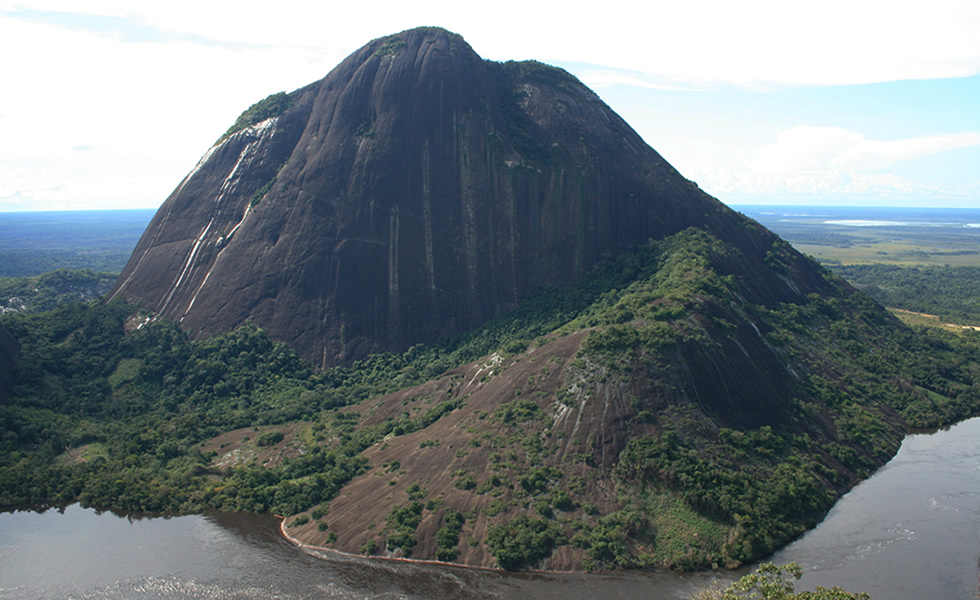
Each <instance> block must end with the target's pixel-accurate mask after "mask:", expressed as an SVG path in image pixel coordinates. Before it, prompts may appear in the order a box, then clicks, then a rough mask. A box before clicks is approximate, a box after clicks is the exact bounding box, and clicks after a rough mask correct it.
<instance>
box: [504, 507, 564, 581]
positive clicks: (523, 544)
mask: <svg viewBox="0 0 980 600" xmlns="http://www.w3.org/2000/svg"><path fill="white" fill-rule="evenodd" d="M563 541H564V536H563V534H562V531H561V528H560V527H559V526H558V525H557V524H556V523H554V522H552V521H548V520H546V519H532V518H531V517H528V516H526V515H520V516H518V517H517V518H515V519H513V520H512V521H510V522H508V523H506V524H503V525H494V526H492V527H490V529H489V531H488V532H487V545H488V546H489V547H490V553H491V554H493V557H494V558H495V559H496V561H497V566H499V567H500V568H501V569H507V570H508V571H512V570H514V569H520V568H524V567H533V566H534V565H535V564H537V563H538V562H539V561H541V560H542V559H544V558H547V557H548V556H549V555H551V552H552V550H553V549H554V548H555V546H557V545H559V544H560V543H562V542H563Z"/></svg>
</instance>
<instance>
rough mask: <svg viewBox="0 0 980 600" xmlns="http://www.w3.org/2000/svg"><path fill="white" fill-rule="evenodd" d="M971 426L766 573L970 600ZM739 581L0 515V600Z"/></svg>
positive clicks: (450, 593)
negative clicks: (487, 564)
mask: <svg viewBox="0 0 980 600" xmlns="http://www.w3.org/2000/svg"><path fill="white" fill-rule="evenodd" d="M978 449H980V419H972V420H969V421H965V422H963V423H960V424H959V425H956V426H954V427H952V428H950V429H948V430H943V431H940V432H937V433H934V434H928V435H925V434H922V435H912V436H909V437H908V438H906V440H905V442H904V443H903V445H902V448H901V450H900V451H899V453H898V455H897V456H896V457H895V459H893V460H892V461H891V462H890V463H888V465H886V466H885V467H884V468H883V469H881V470H880V471H879V472H878V473H876V474H875V475H874V476H873V477H872V478H870V479H868V480H867V481H866V482H864V483H862V484H861V485H859V486H858V487H856V488H855V489H854V490H852V491H851V493H849V494H847V495H846V496H845V497H844V498H842V499H841V501H840V502H838V503H837V505H836V506H835V507H834V509H833V510H832V511H831V512H830V514H829V515H828V516H827V518H826V519H825V520H824V522H823V523H821V524H820V525H819V526H818V527H817V528H816V529H814V530H813V531H811V532H810V533H808V534H807V535H806V536H804V537H803V538H801V539H800V540H798V541H797V542H795V543H793V544H791V545H789V546H788V547H786V548H785V549H784V550H782V551H780V552H779V553H778V554H777V555H776V556H775V557H773V560H774V561H775V562H778V563H783V562H790V561H796V562H798V563H800V565H801V566H803V568H804V576H803V579H802V581H801V582H800V585H799V586H798V589H804V588H806V589H812V588H813V587H814V586H816V585H823V586H832V585H840V586H842V587H844V588H846V589H849V590H852V591H866V592H869V593H870V594H871V595H872V597H873V598H875V599H876V600H913V599H914V600H920V599H923V598H930V599H933V598H942V599H944V600H954V599H976V598H977V597H978V596H977V577H978V558H980V453H978ZM738 574H740V573H728V572H722V573H718V574H712V573H700V574H694V575H690V574H687V575H683V574H675V573H642V572H625V573H608V574H528V573H501V572H496V571H480V570H473V569H463V568H451V567H445V566H436V565H421V564H412V563H404V562H394V561H382V560H367V559H360V558H345V557H340V556H337V555H334V554H327V553H323V554H321V553H317V552H308V551H304V550H302V549H300V548H298V547H296V546H294V545H292V544H291V543H289V542H288V541H286V540H285V539H284V538H282V537H281V536H280V535H279V523H278V520H277V519H275V518H272V517H267V516H261V515H258V516H257V515H230V514H211V515H195V516H184V517H171V518H167V517H147V516H136V515H128V516H119V515H115V514H113V513H108V512H106V513H98V512H96V511H93V510H90V509H84V508H81V507H79V506H78V505H73V506H69V507H67V508H65V509H62V510H53V509H52V510H48V511H45V512H43V513H37V512H30V511H20V512H8V513H2V514H0V599H21V598H74V599H79V600H82V599H94V598H99V599H122V598H148V599H151V598H177V599H183V598H186V599H195V600H201V599H209V600H211V599H213V600H238V599H253V598H281V599H313V598H327V599H344V600H368V599H372V600H373V599H379V600H380V599H385V600H387V599H392V600H394V599H406V600H415V599H419V600H421V599H426V600H441V599H447V600H448V599H450V598H451V599H454V600H455V599H468V598H473V599H476V598H500V599H510V598H514V599H518V598H520V599H524V598H535V599H542V600H550V599H555V600H559V599H561V600H577V599H586V598H588V599H592V598H603V599H620V598H622V599H630V600H637V599H639V598H643V599H649V600H658V599H664V600H669V599H682V598H687V597H688V596H689V595H690V594H691V593H692V592H693V591H695V590H696V589H698V588H699V587H701V586H704V585H708V584H710V583H712V582H714V581H716V580H721V581H729V580H731V579H733V578H734V577H736V576H737V575H738Z"/></svg>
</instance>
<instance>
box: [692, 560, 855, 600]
mask: <svg viewBox="0 0 980 600" xmlns="http://www.w3.org/2000/svg"><path fill="white" fill-rule="evenodd" d="M802 575H803V569H801V568H800V565H798V564H796V563H789V564H786V565H782V566H777V565H775V564H773V563H771V562H769V563H764V564H762V565H761V566H759V568H758V569H756V571H755V573H751V574H749V575H746V576H744V577H742V578H741V579H739V580H738V581H736V582H735V583H733V584H731V585H730V586H728V587H727V588H725V589H722V590H713V589H708V590H701V591H699V592H697V593H696V594H694V595H693V596H692V597H691V600H871V596H869V595H868V594H866V593H864V592H858V593H854V592H848V591H845V590H842V589H841V588H839V587H836V586H835V587H832V588H824V587H820V586H817V589H816V590H814V591H804V592H796V591H794V582H795V581H796V580H797V579H799V578H800V577H801V576H802Z"/></svg>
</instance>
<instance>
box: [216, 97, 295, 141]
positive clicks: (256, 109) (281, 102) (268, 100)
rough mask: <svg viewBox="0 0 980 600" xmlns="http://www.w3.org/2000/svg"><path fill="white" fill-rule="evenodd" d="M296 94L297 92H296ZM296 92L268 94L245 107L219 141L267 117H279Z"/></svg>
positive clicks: (288, 105) (287, 107) (287, 108)
mask: <svg viewBox="0 0 980 600" xmlns="http://www.w3.org/2000/svg"><path fill="white" fill-rule="evenodd" d="M294 94H295V93H294ZM294 94H287V93H286V92H277V93H275V94H271V95H269V96H266V97H265V98H263V99H262V100H259V101H258V102H256V103H255V104H253V105H252V106H249V107H248V108H247V109H245V112H243V113H242V114H241V115H239V116H238V119H236V120H235V124H234V125H232V126H231V127H229V128H228V131H226V132H225V133H224V134H223V135H222V136H221V137H220V138H219V139H218V143H221V142H223V141H224V140H225V139H227V138H229V137H231V136H232V135H234V134H236V133H238V132H239V131H242V130H244V129H247V128H249V127H251V126H252V125H256V124H258V123H261V122H262V121H265V120H266V119H271V118H272V117H278V116H279V115H281V114H283V113H284V112H286V111H287V110H289V107H290V106H291V105H292V103H293V100H294Z"/></svg>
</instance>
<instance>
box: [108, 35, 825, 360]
mask: <svg viewBox="0 0 980 600" xmlns="http://www.w3.org/2000/svg"><path fill="white" fill-rule="evenodd" d="M689 227H696V228H700V229H704V230H706V231H709V232H711V233H712V234H713V235H715V236H717V237H719V238H720V239H723V240H725V242H726V243H730V244H733V245H735V246H736V247H738V248H740V249H741V250H742V253H743V260H745V261H747V263H749V264H748V265H747V266H748V268H747V269H746V271H748V272H753V271H754V272H756V273H758V274H759V278H760V279H759V280H758V281H756V282H754V284H755V285H752V286H747V288H746V289H749V290H751V291H752V292H751V293H753V294H755V295H757V296H758V297H757V298H754V300H757V301H762V302H764V303H772V302H778V301H784V300H798V299H799V298H800V297H802V295H804V294H806V293H807V292H810V291H814V289H821V288H822V287H825V285H824V283H823V280H822V278H820V277H817V276H815V275H814V274H813V273H812V271H811V267H810V266H809V265H808V264H806V263H805V261H800V262H799V264H794V265H793V269H794V270H795V273H794V274H793V277H792V279H790V278H785V277H779V276H776V275H775V274H773V273H772V272H771V270H768V269H762V268H761V265H762V263H761V261H762V260H763V259H764V258H765V256H766V252H768V251H769V249H770V246H771V244H772V241H773V239H774V236H773V235H772V234H771V233H769V232H768V231H765V230H763V229H762V228H758V227H752V226H751V224H750V223H749V222H748V221H747V220H746V219H745V218H744V217H742V216H741V215H738V214H736V213H734V212H733V211H731V210H729V209H728V208H726V207H725V206H724V205H722V204H721V203H720V202H718V201H717V200H715V199H714V198H711V197H710V196H708V195H707V194H705V193H703V192H702V191H701V190H700V189H698V187H697V186H696V185H695V184H694V183H692V182H690V181H688V180H687V179H685V178H684V177H683V176H681V175H680V174H679V173H678V172H677V171H676V170H674V169H673V168H672V167H671V166H670V165H669V164H668V163H667V162H666V161H665V160H663V159H662V158H661V157H660V156H659V155H658V154H657V152H655V151H654V150H653V149H652V148H650V147H649V146H648V145H647V144H646V143H644V141H643V140H642V139H641V138H640V137H639V136H638V135H637V134H636V133H635V132H634V131H633V130H632V129H631V128H630V127H629V126H628V125H627V124H626V123H625V122H624V121H623V120H622V119H621V118H619V117H618V116H617V115H616V114H615V113H614V112H613V111H612V110H611V109H610V108H609V107H608V106H606V105H605V104H604V103H603V102H602V101H601V100H600V99H599V98H598V97H597V96H596V95H595V94H594V93H592V92H591V91H590V90H589V89H587V88H586V87H585V86H583V85H582V84H581V83H580V82H579V81H577V80H576V79H575V78H574V77H572V76H571V75H569V74H568V73H566V72H564V71H562V70H560V69H557V68H553V67H549V66H546V65H543V64H540V63H537V62H522V63H495V62H490V61H485V60H483V59H481V58H480V57H479V56H478V55H477V54H476V53H475V52H474V51H473V50H472V49H471V48H470V46H469V45H467V44H466V42H465V41H463V39H462V38H461V37H459V36H458V35H455V34H452V33H449V32H447V31H445V30H442V29H437V28H422V29H413V30H409V31H406V32H403V33H400V34H396V35H392V36H389V37H386V38H381V39H378V40H374V41H373V42H371V43H369V44H367V45H366V46H364V47H363V48H361V49H360V50H358V51H357V52H355V53H354V54H352V55H351V56H350V57H348V58H347V59H346V60H345V61H343V62H342V63H341V64H340V65H339V66H338V67H337V68H335V69H334V70H333V71H332V72H331V73H330V74H329V75H327V76H326V77H325V78H324V79H323V80H321V81H319V82H316V83H313V84H311V85H309V86H306V87H304V88H302V89H299V90H296V91H294V92H292V93H289V94H285V93H280V94H275V95H273V96H270V97H269V98H267V99H266V100H264V101H262V102H259V103H257V104H256V105H255V106H253V107H252V108H251V109H249V111H246V113H245V114H243V115H242V117H241V118H240V119H239V121H238V122H237V123H236V124H235V126H234V127H233V128H232V129H231V130H229V133H228V134H226V135H225V136H223V137H222V139H221V140H220V141H219V142H218V143H217V144H215V146H214V147H212V148H211V149H210V150H208V152H207V154H206V155H205V156H204V158H202V159H201V161H200V163H199V164H198V165H197V167H196V168H195V169H194V170H193V171H192V172H191V173H189V174H188V175H187V176H186V177H185V178H184V180H183V181H182V182H181V183H180V185H179V186H178V187H177V189H176V190H174V192H173V193H172V194H171V196H170V197H169V198H168V199H167V200H166V201H165V202H164V203H163V205H162V206H161V208H160V210H159V212H158V213H157V215H156V216H155V217H154V219H153V221H152V222H151V224H150V225H149V227H148V228H147V230H146V233H145V234H144V236H143V238H142V239H141V241H140V242H139V245H138V246H137V248H136V250H135V252H134V253H133V256H132V258H131V260H130V261H129V264H128V265H127V266H126V268H125V270H124V272H123V273H122V276H121V277H120V278H119V281H118V283H117V285H116V286H115V288H114V290H113V291H112V292H111V293H110V295H109V297H110V298H114V297H125V298H128V299H131V300H138V301H141V302H142V303H143V304H144V306H146V307H147V308H149V309H151V310H153V311H155V312H156V313H157V314H158V315H159V316H162V317H165V318H172V319H175V320H178V321H179V322H180V323H181V325H182V327H183V328H184V329H185V330H186V331H188V332H190V333H191V334H192V335H194V336H208V335H213V334H216V333H219V332H222V331H227V330H230V329H233V328H235V327H236V326H238V325H240V324H241V323H243V322H245V321H253V322H255V323H256V324H258V325H259V326H261V327H263V328H264V329H266V330H267V331H268V332H269V334H270V335H271V336H272V337H274V338H275V339H277V340H281V341H284V342H287V343H288V344H289V345H290V346H292V347H293V348H294V349H295V350H297V351H298V352H299V353H300V354H301V355H302V356H303V357H305V358H306V359H309V360H311V361H313V362H314V363H315V364H316V365H317V366H318V367H320V368H326V367H329V366H332V365H337V364H349V363H350V362H352V361H354V360H356V359H359V358H361V357H364V356H366V355H368V354H370V353H373V352H377V351H393V352H398V351H402V350H404V349H406V348H408V347H410V346H412V345H414V344H417V343H422V342H431V341H433V340H436V339H439V338H441V337H443V336H446V335H450V334H454V333H457V332H460V331H465V330H468V329H471V328H473V327H475V326H477V325H479V324H481V323H483V322H485V321H486V320H487V319H489V318H491V317H493V316H495V315H498V314H500V313H502V312H505V311H507V310H509V309H511V308H513V307H514V306H516V305H517V304H518V303H519V302H520V301H521V300H522V299H524V298H525V297H527V296H528V295H529V294H530V293H532V292H533V291H535V290H537V289H540V288H542V287H545V286H558V285H563V284H567V283H570V282H573V281H576V280H579V279H580V278H581V277H582V276H583V274H585V273H586V272H587V271H588V270H589V269H590V268H591V267H592V266H593V265H595V264H596V263H597V262H598V261H601V260H603V259H604V258H606V257H609V256H612V255H616V254H619V253H620V252H622V251H623V250H625V249H627V248H629V247H630V246H632V245H635V244H638V243H642V242H645V241H647V240H648V239H651V238H652V239H661V238H664V237H665V236H668V235H671V234H674V233H677V232H678V231H681V230H683V229H685V228H689ZM753 266H759V267H760V268H758V269H753V268H752V267H753Z"/></svg>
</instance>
